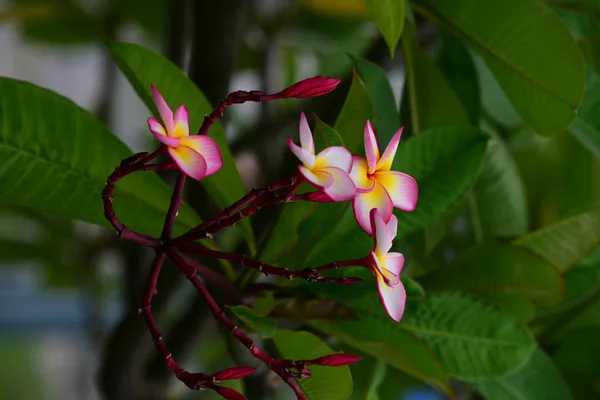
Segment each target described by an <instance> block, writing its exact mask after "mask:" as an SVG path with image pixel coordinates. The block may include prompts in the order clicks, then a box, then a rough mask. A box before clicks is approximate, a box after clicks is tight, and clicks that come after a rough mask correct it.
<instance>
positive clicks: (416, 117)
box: [401, 36, 469, 133]
mask: <svg viewBox="0 0 600 400" xmlns="http://www.w3.org/2000/svg"><path fill="white" fill-rule="evenodd" d="M402 48H403V49H404V57H405V62H406V85H405V86H404V95H403V96H402V102H401V106H403V107H408V112H409V115H410V123H409V124H407V125H408V128H409V129H410V130H411V131H412V132H415V133H420V132H421V131H424V130H426V129H430V128H435V127H439V126H445V125H468V124H469V116H468V114H467V112H466V111H465V108H464V107H463V104H462V103H461V101H460V99H459V98H458V96H457V95H456V93H455V92H454V90H453V89H452V88H451V87H450V84H449V83H448V81H447V80H446V78H445V77H444V75H442V72H441V71H440V70H439V69H438V68H437V67H436V65H435V64H434V63H433V61H431V60H430V59H428V58H427V56H426V55H425V53H424V52H423V50H421V48H420V47H419V46H417V44H416V43H415V41H414V40H412V39H410V38H409V37H407V36H405V37H404V38H403V39H402Z"/></svg>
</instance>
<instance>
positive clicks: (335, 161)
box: [313, 146, 352, 173]
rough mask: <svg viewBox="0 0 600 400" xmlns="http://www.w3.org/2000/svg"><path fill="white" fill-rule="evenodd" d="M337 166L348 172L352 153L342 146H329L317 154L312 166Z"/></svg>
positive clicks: (317, 167) (319, 167) (318, 167)
mask: <svg viewBox="0 0 600 400" xmlns="http://www.w3.org/2000/svg"><path fill="white" fill-rule="evenodd" d="M326 167H337V168H339V169H341V170H343V171H344V172H346V173H347V172H350V168H351V167H352V154H351V153H350V152H349V151H348V149H346V148H345V147H342V146H331V147H328V148H326V149H325V150H323V151H322V152H320V153H319V154H317V156H316V157H315V165H314V167H313V168H316V169H321V168H326Z"/></svg>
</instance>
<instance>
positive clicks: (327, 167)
mask: <svg viewBox="0 0 600 400" xmlns="http://www.w3.org/2000/svg"><path fill="white" fill-rule="evenodd" d="M339 83H340V81H339V80H338V79H332V78H324V77H314V78H309V79H306V80H303V81H301V82H298V83H296V84H294V85H292V86H290V87H288V88H286V89H284V90H282V91H280V92H277V93H274V94H267V93H264V92H260V91H250V92H245V91H237V92H233V93H231V94H229V95H228V96H227V97H226V98H225V99H223V100H221V101H220V102H219V103H218V104H217V106H216V107H215V109H214V110H213V111H212V112H211V113H210V114H208V115H206V116H205V118H204V122H203V124H202V126H201V128H200V130H199V131H198V133H197V134H195V135H191V134H190V126H189V121H188V111H187V109H186V108H185V106H183V105H180V106H179V107H178V108H176V109H175V112H173V111H172V110H171V108H170V107H169V106H168V105H167V102H166V101H165V99H164V98H163V96H162V95H161V94H160V93H159V91H158V90H157V89H156V87H154V86H152V88H151V89H152V96H153V98H154V102H155V105H156V109H157V111H158V115H159V116H160V119H161V120H162V121H160V120H159V119H157V118H149V119H148V127H149V128H150V131H151V132H152V134H153V135H154V136H155V137H156V138H157V139H158V140H159V142H160V143H161V146H160V147H159V149H158V150H156V151H155V152H153V153H138V154H135V155H134V156H132V157H129V158H127V159H125V160H123V161H122V162H121V165H119V166H118V167H117V168H116V169H115V170H114V172H113V173H112V174H111V175H110V176H109V177H108V179H107V181H106V186H105V187H104V190H103V192H102V198H103V201H104V215H105V217H106V219H107V220H108V221H109V222H110V224H111V225H112V226H113V228H114V229H115V230H116V231H117V233H118V235H119V237H120V238H123V239H127V240H131V241H133V242H136V243H138V244H141V245H144V246H146V247H149V248H151V249H153V250H154V252H155V257H154V260H153V262H152V266H151V270H150V275H149V278H148V284H147V286H146V291H145V293H144V298H143V304H142V307H141V308H140V309H139V313H140V314H142V315H143V316H144V318H145V320H146V324H147V326H148V329H149V331H150V334H151V335H152V338H153V339H154V342H155V344H156V347H157V349H158V351H159V352H160V353H161V355H162V356H163V357H164V360H165V363H166V364H167V366H168V367H169V368H170V369H171V370H172V371H173V373H174V374H175V376H176V377H177V379H179V380H180V381H181V382H183V383H184V384H185V385H186V386H188V387H189V388H191V389H195V390H204V389H211V390H214V391H215V392H217V393H219V394H220V395H221V396H223V397H224V398H226V399H230V400H243V399H245V397H244V396H243V395H242V394H240V393H238V392H236V391H235V390H233V389H230V388H227V387H226V386H222V385H221V384H220V383H221V382H222V381H224V380H230V379H240V378H243V377H245V376H247V375H250V374H252V373H253V372H254V370H255V369H254V368H251V367H243V366H242V367H233V368H228V369H225V370H223V371H219V372H216V373H214V374H212V375H209V374H204V373H190V372H187V371H185V370H184V369H183V368H181V367H179V366H178V365H177V364H176V362H175V360H174V359H173V356H172V354H171V353H170V352H169V350H168V349H167V348H166V345H165V342H164V340H163V337H162V335H161V333H160V331H159V328H158V324H157V323H156V321H155V319H154V316H153V314H152V298H153V296H154V295H155V294H157V290H156V285H157V281H158V279H159V275H160V271H161V269H162V266H163V264H164V262H165V261H166V260H167V259H169V260H171V261H172V262H173V263H174V264H175V265H176V266H177V267H178V268H179V269H180V270H181V272H182V273H183V274H184V275H185V277H186V278H187V279H188V280H189V281H190V283H191V284H192V285H193V286H194V288H195V289H196V290H197V291H198V293H199V294H200V295H201V296H202V298H203V299H204V301H205V302H206V303H207V305H208V307H209V308H210V310H211V312H212V314H213V316H214V318H215V321H218V322H219V323H221V324H222V325H224V326H225V328H227V330H228V331H229V332H231V334H232V335H233V336H234V337H235V338H236V339H237V340H238V341H239V342H240V343H242V344H243V345H244V346H245V347H246V348H247V349H248V350H249V351H250V352H251V354H252V355H253V356H254V357H256V358H257V359H259V360H260V361H262V362H263V363H264V364H265V365H267V366H268V368H270V369H271V370H272V371H273V372H274V373H276V374H277V375H278V376H279V377H280V378H281V379H282V380H283V381H284V382H286V383H287V384H288V385H289V386H290V387H291V389H292V390H293V391H294V393H295V394H296V396H297V398H298V399H299V400H304V399H306V397H305V396H304V394H303V393H302V391H301V389H300V387H299V386H298V384H297V383H296V382H295V379H303V378H308V377H310V376H311V371H310V370H309V369H308V368H307V366H309V365H320V366H327V367H337V366H343V365H349V364H353V363H356V362H358V361H360V359H361V357H360V356H356V355H352V354H330V355H323V356H321V357H318V358H315V359H312V360H300V361H293V360H278V359H275V358H273V357H271V356H269V355H268V354H267V353H265V352H263V351H262V350H261V349H260V348H259V347H258V346H256V344H255V343H254V342H253V341H252V339H251V338H250V337H249V336H248V335H247V334H246V333H245V332H244V331H243V330H242V329H240V328H239V327H238V326H236V325H235V323H234V322H233V321H232V320H231V319H230V318H229V317H228V316H227V314H226V313H225V312H224V311H223V310H222V309H221V308H220V307H219V305H218V304H217V303H216V302H215V300H214V299H213V297H212V295H211V294H210V292H209V291H208V290H207V288H206V286H205V285H204V283H203V281H202V280H201V279H200V278H199V277H202V278H203V279H205V280H208V281H211V282H212V283H214V284H215V285H218V286H220V287H222V288H223V289H225V290H227V291H229V292H231V293H232V294H234V295H235V297H237V298H242V296H243V295H242V294H241V293H239V292H238V291H237V289H236V288H235V286H234V285H233V284H232V283H231V282H230V281H229V280H228V279H227V278H225V277H224V276H223V275H221V274H219V273H218V272H216V271H214V270H211V269H209V268H207V267H205V266H204V265H202V264H201V263H200V262H198V261H197V260H195V259H193V258H191V257H189V256H188V255H189V254H193V255H200V256H203V257H211V258H216V259H221V260H226V261H228V262H232V263H236V264H239V265H241V266H243V267H246V268H251V269H255V270H258V271H260V272H261V273H262V274H265V275H275V276H280V277H283V278H286V279H296V278H299V279H305V280H307V281H310V282H324V283H336V284H344V285H347V284H354V283H357V282H360V281H361V280H360V279H359V278H351V277H340V278H334V277H328V276H326V275H323V274H322V272H323V271H326V270H330V269H336V268H339V267H346V266H352V265H362V266H364V267H366V268H369V269H370V270H371V271H372V273H373V275H374V276H375V278H376V279H375V281H376V283H377V288H378V292H379V296H380V298H381V301H382V303H383V305H384V308H385V310H386V311H387V313H388V314H389V315H390V317H391V318H393V319H394V320H395V321H399V320H400V319H401V317H402V314H403V311H404V303H405V291H404V287H403V286H402V283H401V281H400V273H401V271H402V267H403V264H404V257H403V256H402V254H400V253H393V252H389V251H390V249H391V248H392V241H393V240H394V238H395V236H396V231H397V224H398V220H397V218H396V217H395V216H394V214H393V209H394V208H398V209H400V210H403V211H412V210H413V209H414V208H415V206H416V201H417V184H416V182H415V180H414V179H413V178H412V177H410V176H408V175H406V174H403V173H401V172H396V171H392V166H393V161H394V156H395V153H396V149H397V148H398V143H399V142H400V135H401V133H402V129H400V130H399V131H398V132H396V134H395V135H394V137H393V138H392V140H391V141H390V143H389V144H388V146H387V148H386V149H385V151H384V152H383V154H381V153H380V151H379V145H378V143H377V139H376V137H375V133H374V131H373V128H372V126H371V124H370V122H368V121H367V125H366V127H365V154H366V157H360V156H356V155H352V154H351V153H350V151H348V150H347V149H346V148H344V147H341V146H332V147H328V148H326V149H324V150H322V151H320V152H319V153H318V154H317V153H316V150H315V145H314V141H313V137H312V133H311V130H310V128H309V126H308V122H307V120H306V117H305V116H304V114H302V115H301V118H300V145H299V146H298V145H296V144H295V143H294V142H293V141H292V140H288V146H289V148H290V150H291V151H292V152H293V154H295V155H296V157H298V159H299V160H300V162H301V164H300V165H299V167H298V172H297V173H295V174H294V175H293V176H291V177H290V178H288V179H285V180H282V181H278V182H273V183H271V184H270V185H268V186H267V187H265V188H258V189H253V190H252V191H250V192H249V193H248V194H247V195H246V196H244V197H243V198H241V199H240V200H238V201H237V202H235V203H233V204H232V205H230V206H229V207H227V208H225V209H224V210H223V211H222V212H221V213H220V214H218V215H216V216H214V217H213V218H210V219H208V220H206V221H205V222H203V223H201V224H200V225H198V226H196V227H194V228H192V229H190V230H189V231H187V232H185V233H184V234H182V235H180V236H177V237H172V232H173V226H174V224H175V220H176V218H177V214H178V210H179V207H180V206H181V204H182V194H183V190H184V185H185V182H186V179H187V178H188V177H189V178H192V179H194V180H197V181H199V180H202V179H204V178H205V177H207V176H210V175H213V174H215V173H217V172H219V171H220V170H221V169H222V168H223V164H224V160H223V157H222V154H221V151H220V149H219V147H218V145H217V143H216V142H215V141H214V140H213V139H211V138H210V137H208V136H207V133H208V131H209V129H210V127H211V125H212V124H214V123H215V122H216V121H217V120H218V119H219V118H220V117H221V116H222V115H223V111H224V110H225V109H226V108H227V107H229V106H231V105H234V104H240V103H244V102H247V101H253V102H265V101H271V100H277V99H285V98H309V97H315V96H320V95H323V94H326V93H328V92H330V91H332V90H334V89H335V88H336V86H337V85H338V84H339ZM165 153H166V154H168V155H169V159H167V160H166V161H162V162H158V163H152V162H153V161H154V160H155V159H157V158H158V157H159V156H161V155H162V154H165ZM173 169H177V170H178V171H179V173H178V178H177V181H176V183H175V186H174V189H173V195H172V197H171V204H170V207H169V210H168V212H167V216H166V218H165V223H164V226H163V230H162V234H161V236H160V237H152V236H149V235H145V234H142V233H139V232H135V231H133V230H131V229H129V228H128V227H126V226H125V224H123V223H122V222H121V220H120V219H119V218H118V217H117V215H116V214H115V211H114V208H113V200H114V197H115V195H114V189H115V185H116V183H117V182H118V181H119V180H120V179H123V178H125V177H126V176H128V175H130V174H132V173H135V172H139V171H148V170H173ZM303 182H309V183H310V184H312V185H313V186H314V187H315V188H316V191H314V192H310V193H304V194H296V193H295V192H296V190H297V189H298V188H299V186H300V185H301V184H302V183H303ZM301 200H307V201H316V202H341V201H350V200H352V203H353V204H352V205H353V210H354V215H355V216H356V221H357V224H358V225H359V226H360V227H361V228H362V229H363V230H364V231H365V232H366V233H367V234H369V235H371V236H372V237H373V240H374V246H373V250H372V251H371V252H370V254H368V255H367V256H365V257H364V258H361V259H357V260H343V261H334V262H331V263H329V264H326V265H322V266H320V267H315V268H305V269H300V270H297V269H294V270H290V269H288V268H281V267H278V266H274V265H268V264H266V263H264V262H262V261H259V260H254V259H250V258H248V257H246V256H245V255H243V254H234V253H229V252H224V251H220V250H217V249H216V248H215V247H213V248H207V247H203V246H200V245H198V244H197V243H196V241H197V240H200V239H212V238H213V237H214V235H215V234H216V233H217V232H218V231H220V230H221V229H224V228H226V227H229V226H233V225H234V224H236V223H237V222H238V221H240V220H241V219H242V218H245V217H249V216H251V215H253V214H254V213H255V212H257V211H258V210H260V209H262V208H265V207H270V206H275V205H278V204H283V203H289V202H294V201H301Z"/></svg>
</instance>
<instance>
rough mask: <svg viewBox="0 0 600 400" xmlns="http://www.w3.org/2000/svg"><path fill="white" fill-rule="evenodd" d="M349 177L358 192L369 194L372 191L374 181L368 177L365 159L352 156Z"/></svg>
mask: <svg viewBox="0 0 600 400" xmlns="http://www.w3.org/2000/svg"><path fill="white" fill-rule="evenodd" d="M349 175H350V178H351V179H352V181H353V182H354V185H355V186H356V190H357V191H358V192H361V193H362V192H370V191H371V190H373V187H374V186H375V179H374V178H372V177H371V176H369V170H368V167H367V159H366V158H364V157H359V156H352V166H351V168H350V173H349Z"/></svg>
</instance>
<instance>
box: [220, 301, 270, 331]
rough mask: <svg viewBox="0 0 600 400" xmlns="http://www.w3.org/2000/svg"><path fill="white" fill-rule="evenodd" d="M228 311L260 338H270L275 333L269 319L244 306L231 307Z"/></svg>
mask: <svg viewBox="0 0 600 400" xmlns="http://www.w3.org/2000/svg"><path fill="white" fill-rule="evenodd" d="M229 309H230V310H231V311H233V313H234V314H235V315H236V316H237V317H238V318H239V319H240V320H242V321H243V322H244V323H245V324H246V325H248V327H250V329H252V330H253V331H254V332H256V333H258V334H259V335H260V337H262V338H270V337H271V336H273V334H274V333H275V321H273V320H272V319H271V318H267V317H265V316H261V315H258V314H257V313H256V312H254V311H253V310H252V309H251V308H249V307H246V306H231V307H229Z"/></svg>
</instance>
